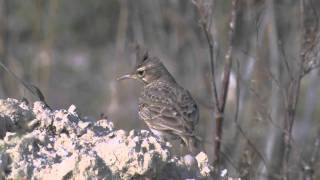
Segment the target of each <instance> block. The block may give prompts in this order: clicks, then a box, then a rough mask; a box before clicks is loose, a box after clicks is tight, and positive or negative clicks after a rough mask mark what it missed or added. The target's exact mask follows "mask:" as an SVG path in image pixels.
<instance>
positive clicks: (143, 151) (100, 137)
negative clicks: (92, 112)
mask: <svg viewBox="0 0 320 180" xmlns="http://www.w3.org/2000/svg"><path fill="white" fill-rule="evenodd" d="M170 152H171V146H170V144H169V143H165V142H162V141H159V140H158V139H157V138H156V137H154V136H153V135H152V134H151V133H150V132H149V131H146V130H139V131H138V130H132V131H130V132H129V133H127V132H125V131H124V130H116V129H114V128H113V124H112V123H111V122H109V121H108V120H107V119H100V120H94V121H92V120H88V119H85V118H81V117H79V116H78V114H77V112H76V107H75V106H74V105H71V106H70V108H69V109H68V110H64V109H62V110H50V109H48V108H46V106H45V105H44V104H43V103H42V102H35V103H34V104H33V106H32V107H31V106H28V105H27V104H26V103H25V102H22V101H18V100H15V99H6V100H0V179H174V180H176V179H207V178H208V179H209V178H210V174H211V169H212V168H211V167H210V165H209V164H208V158H207V155H206V154H205V153H199V154H198V155H197V156H196V157H195V158H193V157H192V156H190V155H187V156H185V157H175V156H173V155H172V154H171V153H170Z"/></svg>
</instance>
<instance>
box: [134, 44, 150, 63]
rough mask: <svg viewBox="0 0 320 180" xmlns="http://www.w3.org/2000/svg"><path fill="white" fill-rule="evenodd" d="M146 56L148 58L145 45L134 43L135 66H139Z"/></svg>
mask: <svg viewBox="0 0 320 180" xmlns="http://www.w3.org/2000/svg"><path fill="white" fill-rule="evenodd" d="M148 58H149V53H148V50H147V49H146V48H145V47H143V46H141V45H139V44H136V66H139V65H140V64H142V63H143V62H144V61H146V60H147V59H148Z"/></svg>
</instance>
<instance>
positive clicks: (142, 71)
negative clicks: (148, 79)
mask: <svg viewBox="0 0 320 180" xmlns="http://www.w3.org/2000/svg"><path fill="white" fill-rule="evenodd" d="M144 72H145V71H144V70H138V72H137V73H138V76H139V77H143V76H144Z"/></svg>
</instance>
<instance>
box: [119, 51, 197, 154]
mask: <svg viewBox="0 0 320 180" xmlns="http://www.w3.org/2000/svg"><path fill="white" fill-rule="evenodd" d="M126 78H131V79H136V80H139V81H141V82H142V83H143V84H144V86H143V90H142V93H141V96H140V97H139V118H140V119H142V120H143V121H144V122H145V123H146V124H147V125H148V127H149V128H150V130H151V131H152V132H153V134H155V135H156V136H158V137H160V138H162V139H166V138H168V137H175V138H179V139H180V140H182V143H183V144H184V145H186V146H187V147H188V150H189V152H190V153H193V154H195V153H197V152H198V150H199V149H198V138H197V137H196V135H195V134H194V133H195V126H196V124H197V123H198V121H199V110H198V106H197V104H196V103H195V101H194V100H193V98H192V97H191V95H190V93H189V92H188V91H187V90H185V89H184V88H182V87H181V86H180V85H179V84H178V83H177V82H176V81H175V80H174V78H173V77H172V75H171V74H170V73H169V71H168V70H167V69H166V67H165V66H164V65H163V64H162V62H161V61H160V60H159V59H158V58H157V57H150V56H149V55H148V52H147V51H146V50H144V49H141V48H140V47H139V46H137V64H136V66H135V68H134V71H133V72H132V73H130V74H127V75H124V76H122V77H120V78H118V80H121V79H126Z"/></svg>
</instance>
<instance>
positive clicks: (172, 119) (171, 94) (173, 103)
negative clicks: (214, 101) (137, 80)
mask: <svg viewBox="0 0 320 180" xmlns="http://www.w3.org/2000/svg"><path fill="white" fill-rule="evenodd" d="M185 92H187V91H185V90H184V91H181V90H177V89H174V87H171V86H170V85H167V84H164V83H160V84H157V85H155V86H150V87H147V89H145V90H144V91H143V94H142V96H141V97H140V99H139V116H140V118H141V119H143V120H145V121H146V123H147V124H148V126H149V127H150V128H153V129H156V130H160V131H173V133H175V134H181V135H188V134H192V131H193V129H194V125H195V123H194V121H197V120H194V119H193V118H197V116H198V112H196V111H197V109H195V108H197V107H196V106H194V105H193V104H194V103H193V101H192V102H191V101H190V98H191V97H187V96H190V94H188V93H187V94H185ZM191 100H192V98H191ZM187 101H189V102H187Z"/></svg>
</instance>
